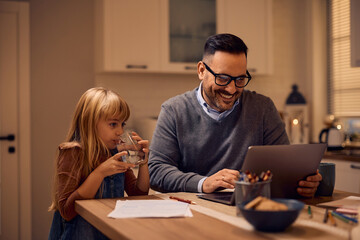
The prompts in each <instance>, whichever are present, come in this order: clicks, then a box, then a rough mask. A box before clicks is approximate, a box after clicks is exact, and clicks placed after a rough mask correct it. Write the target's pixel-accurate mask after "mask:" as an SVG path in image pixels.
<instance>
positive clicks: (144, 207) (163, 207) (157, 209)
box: [108, 200, 193, 218]
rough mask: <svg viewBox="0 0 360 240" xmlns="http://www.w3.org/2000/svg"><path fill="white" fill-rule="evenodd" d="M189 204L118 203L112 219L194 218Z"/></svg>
mask: <svg viewBox="0 0 360 240" xmlns="http://www.w3.org/2000/svg"><path fill="white" fill-rule="evenodd" d="M192 216H193V215H192V213H191V210H190V207H189V204H188V203H183V202H178V201H172V200H126V201H121V200H118V201H116V205H115V209H114V211H112V212H111V213H109V215H108V217H111V218H149V217H192Z"/></svg>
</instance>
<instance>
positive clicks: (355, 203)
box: [317, 196, 360, 209]
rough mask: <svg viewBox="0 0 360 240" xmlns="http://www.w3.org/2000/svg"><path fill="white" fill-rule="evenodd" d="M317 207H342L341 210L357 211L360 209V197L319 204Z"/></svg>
mask: <svg viewBox="0 0 360 240" xmlns="http://www.w3.org/2000/svg"><path fill="white" fill-rule="evenodd" d="M317 206H320V207H321V206H323V207H341V208H352V209H357V208H358V207H360V197H356V196H349V197H346V198H343V199H340V200H335V201H331V202H325V203H319V204H317Z"/></svg>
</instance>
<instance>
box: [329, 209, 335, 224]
mask: <svg viewBox="0 0 360 240" xmlns="http://www.w3.org/2000/svg"><path fill="white" fill-rule="evenodd" d="M328 216H329V219H330V221H331V223H332V225H334V226H336V222H335V219H334V218H333V217H332V215H331V213H330V212H329V213H328Z"/></svg>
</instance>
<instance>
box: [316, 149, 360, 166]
mask: <svg viewBox="0 0 360 240" xmlns="http://www.w3.org/2000/svg"><path fill="white" fill-rule="evenodd" d="M323 158H327V159H336V160H344V161H350V162H358V163H360V149H358V148H345V149H343V150H336V151H326V152H325V154H324V157H323Z"/></svg>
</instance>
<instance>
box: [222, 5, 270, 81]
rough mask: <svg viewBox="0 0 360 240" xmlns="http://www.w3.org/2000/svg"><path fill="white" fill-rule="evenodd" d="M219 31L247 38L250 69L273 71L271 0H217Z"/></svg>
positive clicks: (262, 71)
mask: <svg viewBox="0 0 360 240" xmlns="http://www.w3.org/2000/svg"><path fill="white" fill-rule="evenodd" d="M217 31H218V33H232V34H234V35H237V36H239V37H240V38H241V39H242V40H243V41H244V42H245V44H246V45H247V47H248V48H249V50H248V57H247V60H248V62H247V65H248V66H247V67H248V70H249V72H250V73H254V74H271V73H272V72H273V36H272V0H218V2H217Z"/></svg>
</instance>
